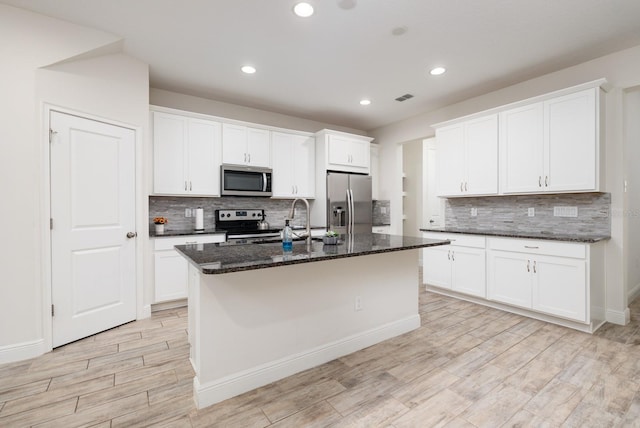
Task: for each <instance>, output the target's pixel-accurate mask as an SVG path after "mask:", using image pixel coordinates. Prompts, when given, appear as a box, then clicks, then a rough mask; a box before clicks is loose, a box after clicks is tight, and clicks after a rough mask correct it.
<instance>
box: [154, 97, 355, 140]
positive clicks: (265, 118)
mask: <svg viewBox="0 0 640 428" xmlns="http://www.w3.org/2000/svg"><path fill="white" fill-rule="evenodd" d="M149 104H151V105H156V106H162V107H169V108H175V109H179V110H185V111H191V112H195V113H202V114H209V115H212V116H218V117H224V118H227V119H234V120H242V121H246V122H251V123H258V124H261V125H269V126H277V127H280V128H287V129H295V130H297V131H306V132H317V131H320V130H321V129H325V128H328V129H334V130H336V131H344V132H350V133H353V134H358V135H367V134H366V132H364V131H362V130H359V129H353V128H345V127H343V126H337V125H332V124H329V123H323V122H316V121H313V120H308V119H302V118H299V117H294V116H287V115H284V114H280V113H274V112H270V111H266V110H259V109H255V108H250V107H243V106H239V105H235V104H229V103H224V102H221V101H215V100H210V99H206V98H199V97H194V96H191V95H185V94H180V93H177V92H170V91H165V90H163V89H156V88H151V90H150V92H149Z"/></svg>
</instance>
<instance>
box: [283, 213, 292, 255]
mask: <svg viewBox="0 0 640 428" xmlns="http://www.w3.org/2000/svg"><path fill="white" fill-rule="evenodd" d="M282 250H283V251H287V252H289V251H293V231H292V230H291V226H289V219H287V220H285V223H284V229H282Z"/></svg>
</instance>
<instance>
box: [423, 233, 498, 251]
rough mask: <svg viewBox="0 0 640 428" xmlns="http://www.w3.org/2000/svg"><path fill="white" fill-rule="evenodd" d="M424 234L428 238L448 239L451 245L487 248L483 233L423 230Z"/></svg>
mask: <svg viewBox="0 0 640 428" xmlns="http://www.w3.org/2000/svg"><path fill="white" fill-rule="evenodd" d="M422 236H423V237H424V238H427V239H447V240H449V241H451V245H457V246H459V247H471V248H485V246H486V238H485V237H484V236H482V235H464V234H462V233H446V232H423V234H422Z"/></svg>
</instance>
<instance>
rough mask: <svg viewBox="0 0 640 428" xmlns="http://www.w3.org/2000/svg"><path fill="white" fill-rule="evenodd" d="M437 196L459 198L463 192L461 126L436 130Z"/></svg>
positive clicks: (462, 129)
mask: <svg viewBox="0 0 640 428" xmlns="http://www.w3.org/2000/svg"><path fill="white" fill-rule="evenodd" d="M436 159H437V165H438V171H437V174H438V176H437V188H438V196H459V195H461V194H462V193H463V192H464V181H465V176H466V174H465V148H464V127H463V125H462V124H459V125H452V126H447V127H445V128H440V129H437V130H436Z"/></svg>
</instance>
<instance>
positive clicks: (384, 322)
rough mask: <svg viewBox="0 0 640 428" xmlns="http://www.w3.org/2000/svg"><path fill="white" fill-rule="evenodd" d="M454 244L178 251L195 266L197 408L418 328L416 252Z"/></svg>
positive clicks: (380, 238) (348, 242) (379, 238)
mask: <svg viewBox="0 0 640 428" xmlns="http://www.w3.org/2000/svg"><path fill="white" fill-rule="evenodd" d="M448 243H449V241H438V240H429V239H423V238H414V237H406V236H405V237H403V236H395V235H382V234H361V235H355V236H352V237H350V238H347V239H345V240H344V242H343V243H342V244H341V245H337V246H325V245H323V244H322V242H314V244H313V246H312V248H310V251H307V247H306V245H305V243H304V242H296V243H295V244H294V251H293V252H292V253H290V254H286V253H283V252H282V249H281V247H280V246H279V245H278V244H277V243H276V244H251V245H236V246H225V245H219V244H205V245H201V246H199V247H197V246H193V248H191V247H189V246H178V247H176V248H177V250H178V251H179V252H180V253H181V254H183V255H184V256H185V257H186V258H187V259H188V260H189V261H190V267H189V343H190V344H191V353H190V356H191V362H192V364H193V367H194V370H195V377H194V398H195V401H196V404H197V406H198V408H202V407H206V406H209V405H211V404H214V403H217V402H220V401H223V400H225V399H227V398H231V397H233V396H236V395H239V394H241V393H243V392H246V391H249V390H252V389H255V388H257V387H260V386H263V385H266V384H268V383H270V382H273V381H275V380H278V379H281V378H284V377H286V376H290V375H292V374H295V373H298V372H300V371H303V370H306V369H309V368H312V367H315V366H317V365H319V364H323V363H325V362H328V361H331V360H333V359H336V358H339V357H341V356H344V355H347V354H349V353H351V352H354V351H357V350H360V349H363V348H365V347H367V346H371V345H373V344H376V343H379V342H381V341H384V340H386V339H390V338H392V337H395V336H398V335H401V334H404V333H406V332H409V331H411V330H414V329H416V328H418V327H419V326H420V316H419V314H418V291H419V281H418V251H419V249H420V248H425V247H430V246H436V245H446V244H448ZM269 260H270V261H269Z"/></svg>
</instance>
